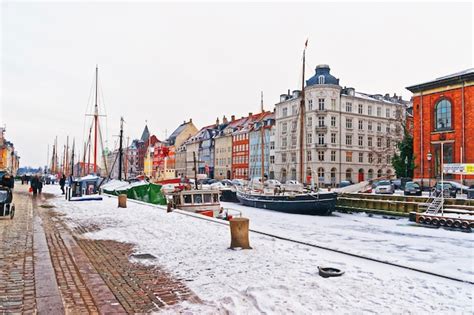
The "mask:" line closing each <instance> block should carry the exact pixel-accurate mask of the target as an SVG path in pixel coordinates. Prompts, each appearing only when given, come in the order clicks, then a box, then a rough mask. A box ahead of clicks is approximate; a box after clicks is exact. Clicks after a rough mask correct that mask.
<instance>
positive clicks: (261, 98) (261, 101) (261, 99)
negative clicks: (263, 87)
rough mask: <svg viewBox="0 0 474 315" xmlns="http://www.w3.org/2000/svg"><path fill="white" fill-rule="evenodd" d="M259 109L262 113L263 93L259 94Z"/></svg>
mask: <svg viewBox="0 0 474 315" xmlns="http://www.w3.org/2000/svg"><path fill="white" fill-rule="evenodd" d="M260 107H261V110H262V113H263V91H261V92H260Z"/></svg>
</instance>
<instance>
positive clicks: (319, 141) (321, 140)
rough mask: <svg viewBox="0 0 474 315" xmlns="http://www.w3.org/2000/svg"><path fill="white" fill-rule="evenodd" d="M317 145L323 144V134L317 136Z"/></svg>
mask: <svg viewBox="0 0 474 315" xmlns="http://www.w3.org/2000/svg"><path fill="white" fill-rule="evenodd" d="M318 143H319V144H324V133H320V134H318Z"/></svg>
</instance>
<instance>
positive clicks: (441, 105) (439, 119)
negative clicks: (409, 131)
mask: <svg viewBox="0 0 474 315" xmlns="http://www.w3.org/2000/svg"><path fill="white" fill-rule="evenodd" d="M435 129H436V130H448V129H451V102H449V101H448V100H447V99H443V100H441V101H439V102H438V104H436V106H435Z"/></svg>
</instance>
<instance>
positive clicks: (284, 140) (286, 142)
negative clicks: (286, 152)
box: [281, 137, 288, 148]
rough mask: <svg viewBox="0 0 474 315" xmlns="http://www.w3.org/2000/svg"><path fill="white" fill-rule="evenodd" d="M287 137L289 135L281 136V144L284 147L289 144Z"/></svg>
mask: <svg viewBox="0 0 474 315" xmlns="http://www.w3.org/2000/svg"><path fill="white" fill-rule="evenodd" d="M287 139H288V138H287V137H283V138H281V146H282V147H283V148H286V146H287V145H288V141H287Z"/></svg>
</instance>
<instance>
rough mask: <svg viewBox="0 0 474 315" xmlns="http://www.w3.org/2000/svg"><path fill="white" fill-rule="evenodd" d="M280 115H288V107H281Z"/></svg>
mask: <svg viewBox="0 0 474 315" xmlns="http://www.w3.org/2000/svg"><path fill="white" fill-rule="evenodd" d="M281 115H282V116H283V117H286V116H288V108H286V107H283V109H282V114H281Z"/></svg>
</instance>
